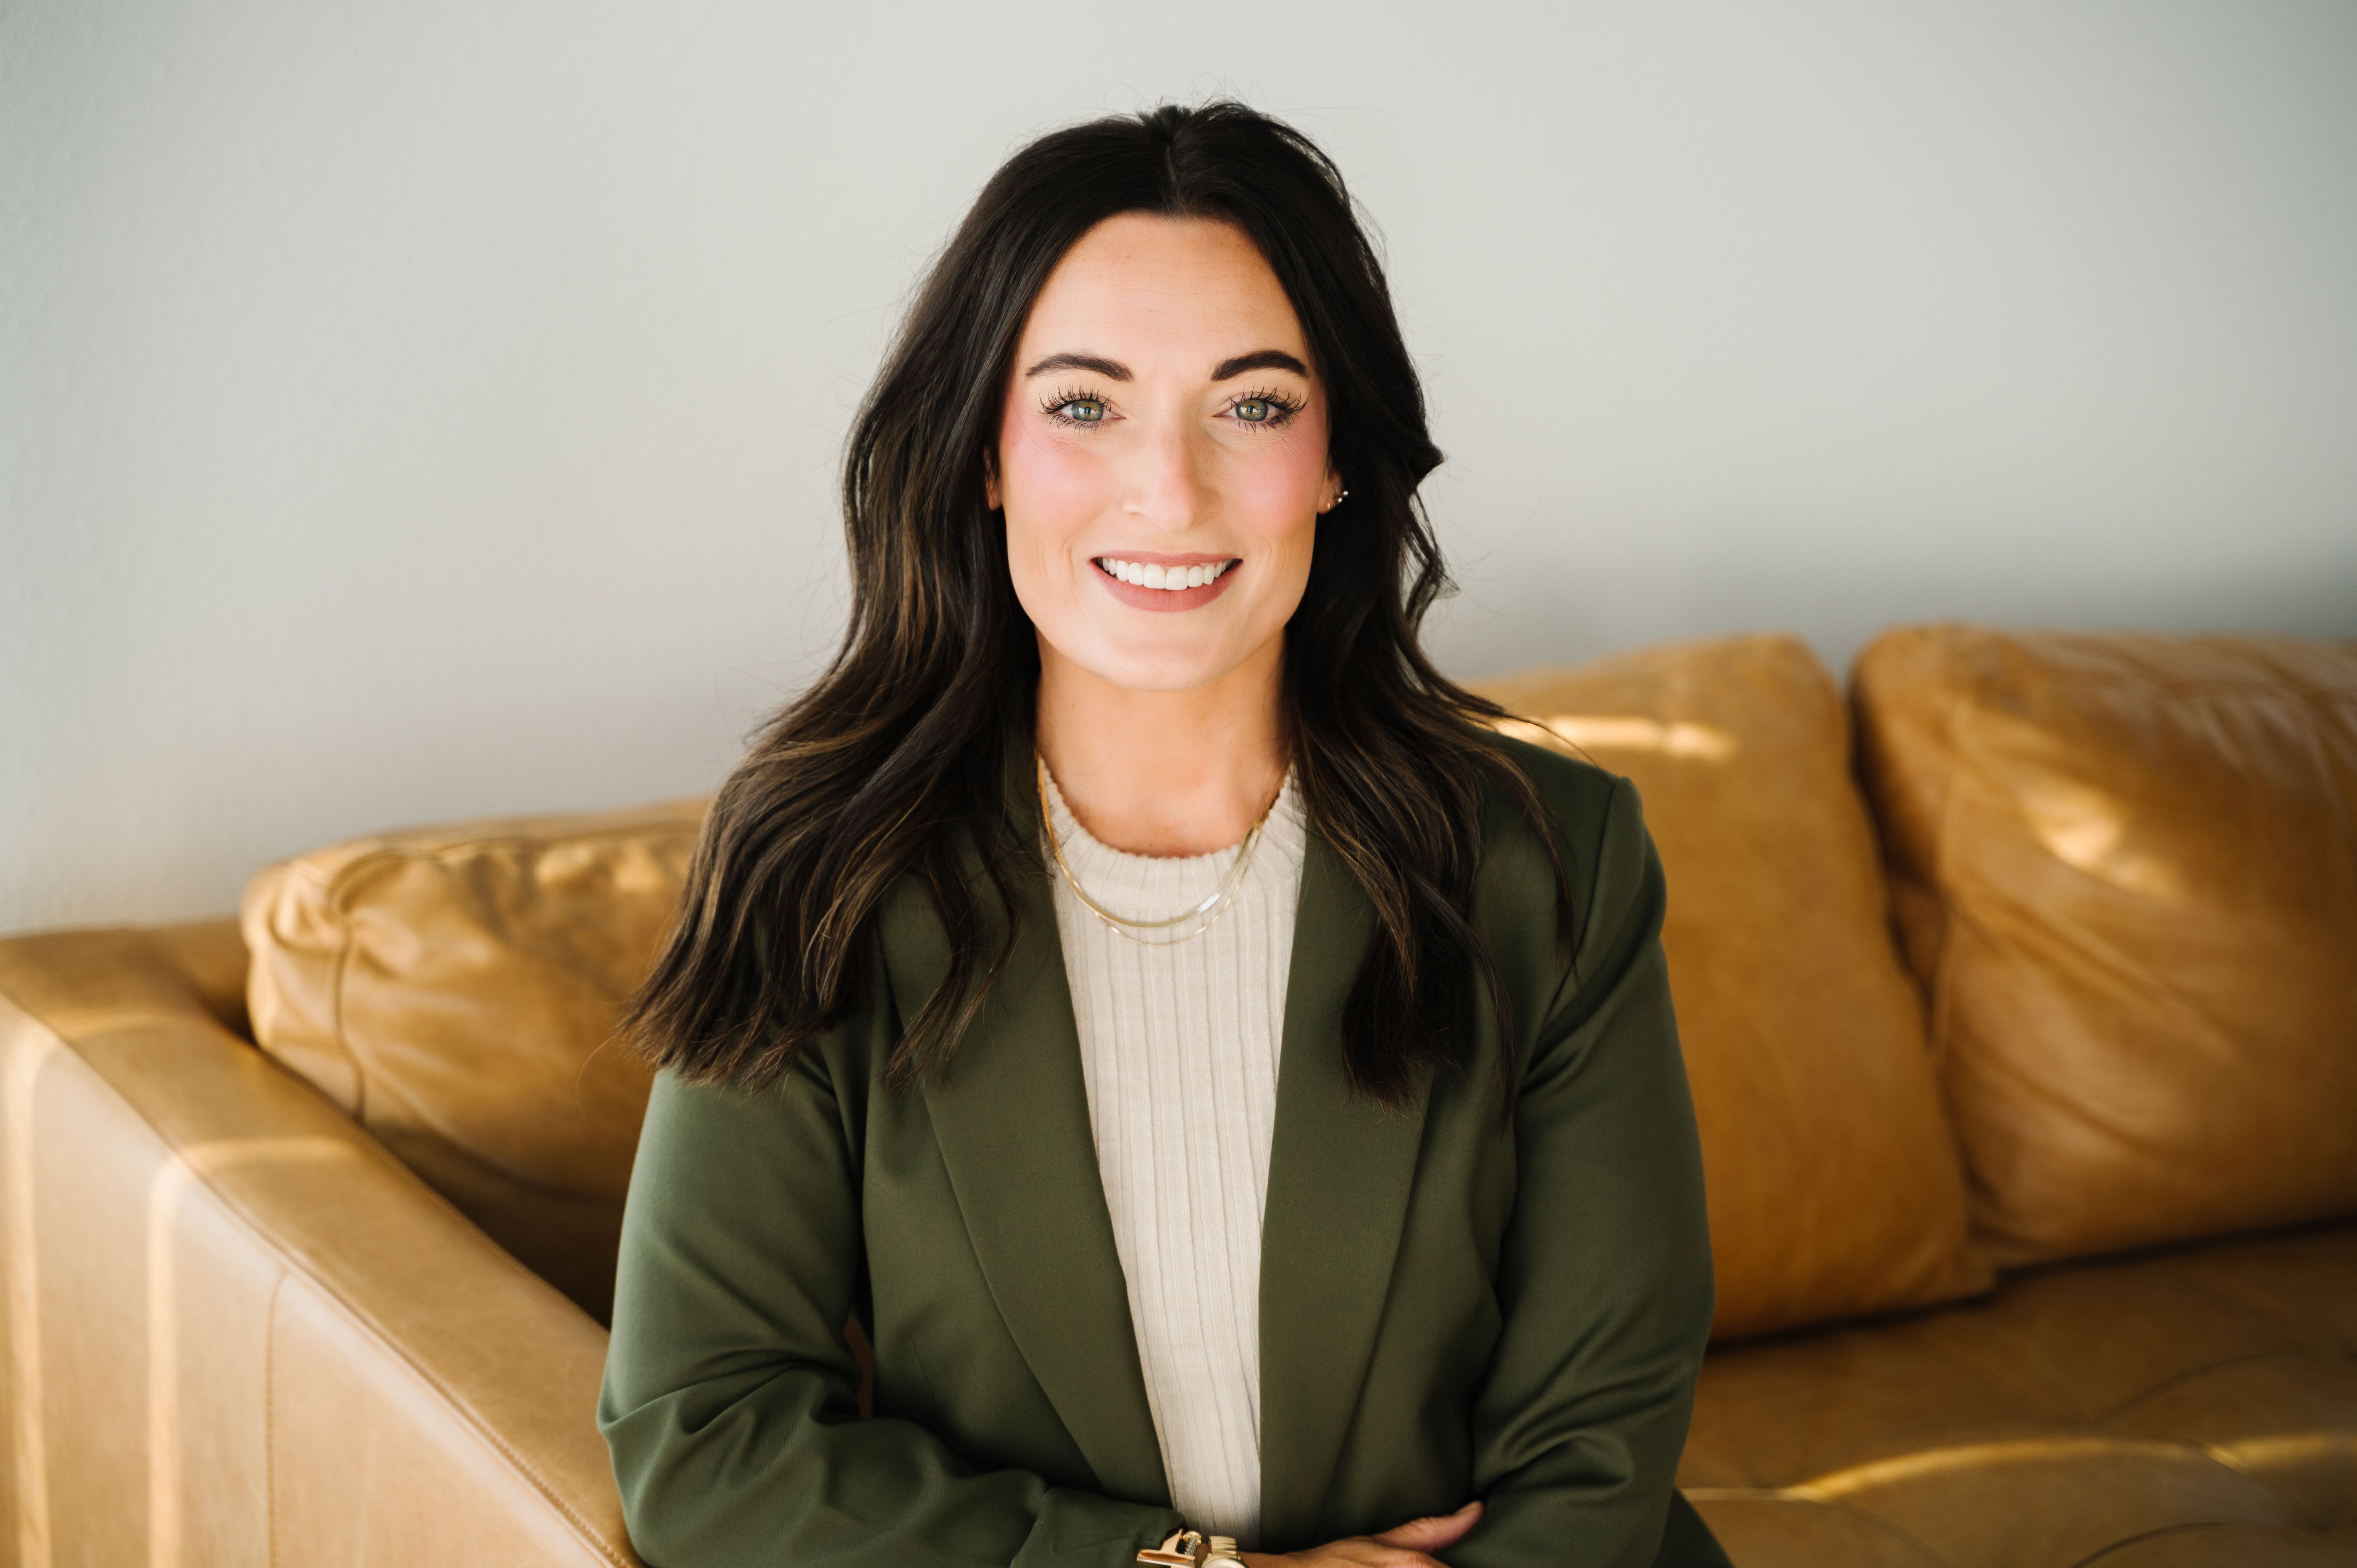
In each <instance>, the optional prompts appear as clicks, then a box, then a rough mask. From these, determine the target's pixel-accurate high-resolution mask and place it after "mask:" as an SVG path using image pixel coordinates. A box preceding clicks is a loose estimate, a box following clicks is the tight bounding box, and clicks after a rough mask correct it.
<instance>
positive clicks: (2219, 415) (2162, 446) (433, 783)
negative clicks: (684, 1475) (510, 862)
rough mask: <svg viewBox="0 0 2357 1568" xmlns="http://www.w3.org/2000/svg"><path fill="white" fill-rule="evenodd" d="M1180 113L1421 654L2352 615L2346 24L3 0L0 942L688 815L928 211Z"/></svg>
mask: <svg viewBox="0 0 2357 1568" xmlns="http://www.w3.org/2000/svg"><path fill="white" fill-rule="evenodd" d="M1213 93H1228V94H1232V95H1235V96H1240V97H1243V98H1244V99H1245V100H1247V101H1248V102H1253V103H1254V104H1256V105H1259V106H1260V107H1263V108H1265V109H1268V110H1271V111H1274V112H1275V113H1281V114H1284V115H1286V116H1287V117H1289V118H1291V119H1293V120H1294V121H1295V122H1296V123H1297V124H1300V125H1301V126H1303V127H1304V128H1305V129H1307V130H1308V131H1309V132H1310V133H1311V134H1314V135H1316V136H1317V137H1318V138H1319V139H1320V140H1321V141H1322V142H1323V143H1324V144H1325V145H1326V146H1327V147H1328V148H1329V151H1331V152H1332V153H1333V155H1334V156H1336V157H1337V159H1338V160H1339V161H1340V164H1341V166H1342V167H1343V169H1344V171H1345V173H1346V174H1347V175H1348V176H1349V177H1350V178H1351V181H1352V182H1353V185H1354V187H1355V189H1356V191H1357V193H1358V195H1359V196H1360V198H1361V200H1362V201H1363V202H1364V204H1365V205H1366V207H1367V209H1369V210H1370V211H1371V212H1372V215H1373V217H1374V219H1375V220H1376V221H1377V222H1378V224H1379V225H1380V226H1381V229H1382V231H1383V234H1384V236H1385V239H1386V243H1387V246H1388V253H1389V256H1390V259H1391V265H1392V276H1393V282H1394V289H1395V291H1396V295H1397V298H1398V302H1399V306H1400V310H1401V313H1402V316H1403V317H1404V319H1405V324H1406V328H1407V332H1408V336H1409V340H1410V343H1411V345H1412V346H1413V348H1414V349H1415V352H1416V354H1417V357H1418V360H1419V362H1420V363H1421V364H1422V366H1423V368H1424V371H1425V372H1426V377H1427V387H1428V391H1429V392H1430V396H1431V400H1432V407H1433V415H1434V423H1435V427H1436V433H1437V438H1438V440H1439V442H1440V444H1441V446H1443V447H1444V448H1445V449H1446V450H1447V451H1448V454H1449V461H1448V465H1447V466H1446V467H1444V468H1443V469H1442V470H1441V471H1440V473H1439V474H1438V475H1437V477H1436V478H1435V480H1434V482H1433V483H1432V485H1431V486H1430V488H1429V489H1428V492H1427V494H1428V498H1429V499H1430V502H1431V506H1432V510H1433V512H1434V515H1435V517H1436V519H1437V522H1438V524H1439V527H1440V529H1441V532H1442V535H1443V538H1444V540H1445V542H1446V543H1447V544H1448V548H1449V550H1450V552H1451V555H1452V559H1453V562H1454V564H1455V566H1456V569H1457V572H1458V576H1459V578H1460V580H1461V582H1462V584H1463V586H1464V592H1463V594H1462V595H1461V596H1458V598H1457V599H1455V600H1454V601H1452V602H1451V603H1450V604H1449V605H1448V606H1447V607H1445V608H1444V610H1443V612H1442V613H1441V616H1440V618H1439V624H1438V625H1437V627H1436V628H1435V630H1434V639H1435V645H1436V647H1437V650H1438V651H1439V652H1440V654H1441V656H1442V658H1443V661H1444V662H1445V664H1446V665H1447V666H1448V668H1449V669H1451V670H1452V671H1456V672H1458V673H1460V674H1480V673H1485V672H1489V671H1498V670H1502V669H1506V668H1510V667H1515V666H1521V665H1525V664H1531V663H1537V662H1548V661H1567V660H1577V659H1579V658H1582V657H1584V656H1587V655H1589V654H1593V653H1596V652H1599V651H1602V650H1609V649H1613V648H1618V647H1623V646H1627V645H1631V644H1636V643H1641V642H1648V641H1653V640H1658V639H1672V638H1682V637H1690V636H1696V635H1704V634H1710V633H1717V632H1723V631H1730V630H1738V629H1747V628H1792V629H1794V630H1797V631H1799V632H1802V633H1803V634H1804V635H1806V636H1807V637H1808V638H1809V639H1812V641H1813V643H1814V644H1815V645H1816V647H1817V648H1818V650H1820V651H1821V652H1822V653H1823V654H1824V657H1825V658H1826V659H1827V660H1828V661H1829V662H1831V663H1833V664H1834V665H1835V668H1836V669H1839V668H1840V667H1841V666H1842V665H1843V663H1845V662H1846V660H1847V659H1848V658H1849V656H1850V655H1851V653H1852V652H1853V651H1854V650H1856V648H1857V646H1858V645H1859V644H1860V643H1861V642H1862V641H1863V640H1864V639H1866V638H1867V637H1868V636H1870V635H1871V634H1872V633H1873V631H1874V630H1875V629H1876V628H1878V627H1880V626H1883V625H1886V624H1889V623H1891V622H1896V621H1908V620H1918V619H1924V618H1942V617H1953V618H1972V619H1978V620H1985V621H1993V622H2002V623H2038V624H2049V625H2062V626H2072V627H2115V626H2138V627H2149V628H2252V629H2273V630H2282V631H2291V632H2301V633H2308V634H2323V635H2333V634H2338V635H2343V636H2346V635H2351V634H2352V632H2357V6H2352V5H2348V4H2346V3H2344V0H2321V3H2316V4H2308V5H2294V4H2273V3H2264V0H2217V3H2214V4H2203V5H2185V4H2166V3H2149V0H2146V3H2136V4H2114V5H2093V4H2039V5H1997V4H1989V3H1986V0H1975V3H1973V4H1969V5H1966V4H1954V5H1945V6H1933V5H1908V6H1898V5H1865V4H1857V5H1845V4H1808V3H1796V0H1787V3H1777V4H1727V5H1644V6H1625V5H1616V6H1604V5H1566V4H1548V5H1536V4H1529V5H1508V6H1494V7H1485V6H1480V5H1401V4H1373V3H1368V0H1360V3H1358V4H1352V5H1317V6H1311V5H1279V4H1264V5H1198V6H1190V7H1178V6H1136V5H1124V6H1107V5H1071V6H1061V7H1059V6H1042V5H1026V6H990V7H982V6H972V5H947V4H940V5H880V6H845V5H829V6H808V7H804V6H796V5H777V4H763V5H742V6H733V7H732V6H721V5H692V4H675V3H666V4H657V3H655V0H645V3H641V4H614V3H601V0H591V3H587V4H584V3H581V0H566V3H564V4H558V3H555V0H525V3H522V4H514V5H500V6H493V7H486V6H481V5H471V4H469V5H450V4H432V3H427V4H414V3H413V4H404V5H367V6H361V5H337V4H321V3H319V0H302V3H299V4H298V3H296V0H261V3H252V4H211V5H172V4H144V5H128V4H121V3H115V0H0V929H7V928H15V927H24V926H33V925H44V924H51V923H59V922H67V921H90V920H113V919H124V918H130V919H161V918H177V917H183V916H190V915H196V914H200V913H206V912H210V911H214V910H220V909H226V908H231V907H232V906H233V905H234V902H235V900H236V897H237V895H238V892H239V889H240V887H241V886H242V883H243V880H244V878H245V876H246V875H248V874H249V873H250V872H251V871H252V870H253V869H254V868H255V867H256V866H258V865H262V864H263V863H264V862H265V861H267V860H269V859H271V858H274V857H276V856H281V855H285V854H291V853H294V852H296V851H298V850H301V849H305V848H307V847H310V846H312V845H315V844H318V843H325V842H328V841H330V840H333V839H335V838H338V837H340V836H345V835H349V834H351V833H355V832H365V831H369V830H372V829H377V828H382V827H387V826H392V825H394V824H398V823H403V822H421V821H430V820H435V819H440V818H447V817H453V816H460V815H469V814H477V813H490V812H507V811H535V810H548V809H560V808H572V807H589V806H600V805H607V804H613V803H619V802H623V801H629V800H641V799H647V798H651V797H662V796H670V795H679V794H684V793H689V792H694V791H699V790H703V789H708V788H709V787H710V786H711V785H712V784H713V783H714V782H715V781H716V779H718V777H719V776H720V774H721V773H722V772H723V770H724V769H725V768H726V767H727V765H728V764H729V762H730V761H731V760H732V759H733V758H734V757H735V756H736V755H737V749H738V747H739V746H740V744H741V741H742V738H743V736H745V734H746V732H747V730H748V727H749V726H750V725H752V723H753V722H754V721H755V719H756V718H757V717H758V716H759V714H760V713H761V712H762V711H763V710H764V709H765V708H767V707H770V705H773V704H774V703H777V702H778V701H780V699H781V698H783V697H784V696H786V695H788V694H790V693H791V692H792V691H793V690H795V689H796V687H797V686H798V685H799V684H800V682H802V681H803V680H805V679H806V678H807V676H808V675H809V673H810V672H811V671H812V670H813V666H814V664H815V662H816V661H817V660H820V659H821V658H822V657H823V655H824V653H825V651H826V650H827V649H828V646H829V644H830V641H831V639H832V638H833V636H834V632H835V629H836V628H837V627H838V626H839V624H840V620H841V615H842V608H843V599H842V575H841V568H840V563H839V549H840V547H839V544H838V532H837V528H838V523H837V519H836V514H835V509H834V461H835V457H836V453H837V449H838V446H839V443H840V441H841V438H842V435H843V433H844V430H845V424H846V423H847V421H848V417H849V414H850V413H851V410H852V409H853V407H854V405H855V403H856V401H857V398H858V396H859V393H860V392H861V390H862V388H863V387H864V386H865V384H866V379H867V377H868V375H869V374H870V372H871V371H872V370H873V368H874V366H875V363H876V360H877V354H878V351H879V349H880V347H881V345H882V344H883V342H884V340H885V338H886V336H887V334H888V331H889V328H890V327H891V324H892V322H893V320H894V318H895V315H896V312H897V310H898V308H899V305H900V304H901V302H902V301H903V300H904V299H905V298H906V297H907V295H908V292H909V287H910V284H911V282H912V280H913V279H914V277H915V276H916V275H917V274H918V272H919V271H920V268H921V267H922V266H923V265H924V264H925V263H926V261H927V259H928V257H929V256H930V255H931V253H932V252H933V251H934V249H935V248H936V247H937V246H938V245H939V244H940V243H941V242H942V240H943V238H944V237H945V236H946V233H947V231H948V229H949V228H950V226H951V225H952V224H953V223H954V222H955V220H957V218H958V216H959V215H960V213H961V212H962V211H963V208H964V206H965V204H966V202H967V201H968V200H969V199H971V197H972V196H973V194H974V191H975V189H976V188H978V187H979V185H980V184H981V182H982V181H983V179H984V178H985V177H986V176H987V175H988V173H989V172H990V170H991V169H992V168H993V167H994V166H996V163H997V162H998V161H999V160H1000V159H1001V158H1002V157H1004V156H1006V153H1007V152H1008V151H1010V150H1011V149H1012V148H1013V147H1014V146H1016V145H1018V144H1019V143H1020V142H1022V141H1023V140H1025V139H1027V138H1028V137H1029V136H1031V135H1033V134H1037V133H1039V132H1040V131H1042V130H1045V129H1048V128H1049V127H1052V126H1054V125H1057V124H1062V123H1064V122H1066V121H1068V120H1071V119H1073V118H1078V117H1082V116H1084V115H1087V114H1090V113H1100V112H1103V111H1108V110H1129V109H1135V108H1137V107H1140V106H1143V105H1146V104H1149V103H1151V102H1156V101H1158V100H1161V99H1164V98H1169V97H1177V98H1183V99H1196V98H1200V97H1203V96H1207V95H1210V94H1213Z"/></svg>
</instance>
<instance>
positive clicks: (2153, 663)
mask: <svg viewBox="0 0 2357 1568" xmlns="http://www.w3.org/2000/svg"><path fill="white" fill-rule="evenodd" d="M1856 700H1857V714H1858V722H1859V725H1860V736H1861V743H1862V747H1863V752H1864V760H1865V762H1866V778H1867V787H1868V789H1870V791H1871V793H1872V795H1873V797H1874V800H1875V801H1876V804H1877V814H1878V817H1879V818H1880V819H1881V821H1882V823H1883V829H1884V832H1885V835H1886V838H1887V840H1888V843H1889V854H1890V858H1891V862H1892V868H1891V869H1892V878H1893V884H1894V888H1895V894H1896V897H1897V899H1898V903H1899V909H1900V917H1901V926H1902V930H1903V933H1904V935H1905V938H1906V948H1907V951H1908V953H1909V956H1910V961H1911V962H1912V964H1913V966H1914V968H1915V971H1916V972H1917V973H1918V975H1919V976H1920V977H1921V981H1922V983H1923V984H1924V986H1925V988H1926V991H1927V993H1928V994H1929V995H1930V997H1931V1000H1932V1042H1933V1048H1934V1050H1935V1052H1936V1053H1937V1054H1938V1056H1939V1057H1940V1058H1941V1060H1942V1064H1943V1074H1944V1077H1945V1081H1946V1087H1947V1094H1948V1099H1949V1102H1950V1105H1951V1107H1952V1110H1953V1114H1954V1116H1955V1118H1956V1122H1957V1126H1958V1131H1959V1134H1960V1139H1961V1144H1962V1147H1963V1151H1964V1158H1965V1161H1966V1163H1967V1165H1969V1167H1970V1169H1971V1172H1972V1176H1973V1181H1974V1199H1975V1204H1974V1207H1975V1220H1976V1222H1977V1224H1978V1226H1979V1229H1980V1232H1981V1234H1982V1235H1983V1236H1984V1238H1985V1239H1986V1242H1987V1244H1988V1246H1989V1248H1990V1249H1991V1251H1992V1252H1993V1253H1994V1254H1995V1256H1996V1258H1997V1260H1998V1261H1999V1262H2001V1263H2007V1264H2011V1263H2020V1262H2031V1261H2035V1260H2040V1259H2051V1258H2063V1257H2071V1256H2074V1255H2078V1254H2083V1253H2090V1252H2096V1251H2108V1250H2111V1249H2115V1248H2123V1247H2133V1246H2138V1245H2143V1244H2147V1243H2151V1242H2158V1241H2166V1240H2175V1239H2179V1238H2189V1237H2195V1236H2206V1235H2214V1234H2218V1233H2220V1232H2224V1231H2230V1230H2243V1229H2249V1228H2253V1227H2258V1226H2265V1225H2275V1224H2282V1223H2288V1222H2292V1221H2297V1220H2301V1219H2311V1218H2315V1217H2319V1216H2328V1215H2335V1214H2345V1213H2349V1212H2351V1211H2352V1210H2357V643H2337V644H2336V643H2327V642H2304V641H2297V640H2292V639H2220V638H2198V639H2164V638H2157V637H2127V636H2122V637H2087V636H2071V635H2064V634H2060V633H2052V634H2007V633H1999V632H1994V631H1984V630H1975V629H1972V628H1963V627H1935V628H1920V629H1910V630H1905V631H1899V632H1893V633H1890V634H1889V635H1887V636H1885V637H1884V638H1882V639H1880V640H1878V641H1877V642H1876V643H1875V644H1874V645H1873V646H1872V647H1870V648H1869V649H1867V651H1866V652H1865V654H1864V655H1862V656H1861V658H1860V659H1859V660H1858V665H1857V696H1856Z"/></svg>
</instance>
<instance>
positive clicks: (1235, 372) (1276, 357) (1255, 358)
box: [1211, 349, 1309, 381]
mask: <svg viewBox="0 0 2357 1568" xmlns="http://www.w3.org/2000/svg"><path fill="white" fill-rule="evenodd" d="M1245 371H1292V372H1293V373H1294V374H1295V375H1297V376H1299V377H1300V378H1301V379H1302V380H1303V381H1308V379H1309V367H1308V366H1307V365H1305V364H1303V363H1302V362H1301V361H1300V360H1297V359H1295V358H1294V357H1293V356H1292V355H1290V354H1288V353H1286V351H1285V350H1284V349H1254V350H1253V351H1252V352H1251V353H1249V354H1238V355H1237V356H1236V357H1235V358H1234V359H1232V360H1221V361H1220V366H1219V369H1217V370H1215V371H1212V372H1211V379H1212V380H1213V381H1226V380H1227V379H1228V378H1229V377H1230V376H1241V375H1243V373H1244V372H1245Z"/></svg>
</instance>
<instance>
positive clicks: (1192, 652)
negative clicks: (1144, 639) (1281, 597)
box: [1073, 648, 1242, 692]
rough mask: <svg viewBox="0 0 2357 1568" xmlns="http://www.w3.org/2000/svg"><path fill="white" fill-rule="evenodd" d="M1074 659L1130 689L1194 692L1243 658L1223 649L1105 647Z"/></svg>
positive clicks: (1088, 669) (1107, 679)
mask: <svg viewBox="0 0 2357 1568" xmlns="http://www.w3.org/2000/svg"><path fill="white" fill-rule="evenodd" d="M1073 662H1075V663H1077V664H1080V665H1081V667H1082V669H1084V670H1086V671H1088V672H1089V673H1090V674H1092V675H1094V676H1095V677H1096V678H1097V679H1098V680H1100V681H1103V682H1108V683H1109V684H1112V685H1115V686H1119V687H1121V688H1122V689H1124V690H1125V691H1130V692H1191V691H1193V690H1194V689H1195V688H1196V687H1198V686H1208V685H1210V684H1211V682H1214V681H1217V680H1218V679H1219V678H1220V677H1221V676H1222V675H1225V674H1228V673H1229V672H1230V671H1233V670H1234V669H1235V667H1236V666H1237V665H1238V664H1239V663H1240V662H1242V660H1238V659H1236V658H1233V657H1232V656H1231V655H1230V653H1229V650H1226V649H1224V648H1221V649H1205V648H1193V649H1185V650H1179V649H1167V650H1145V649H1118V648H1103V649H1100V650H1097V654H1096V657H1094V658H1092V659H1089V660H1073Z"/></svg>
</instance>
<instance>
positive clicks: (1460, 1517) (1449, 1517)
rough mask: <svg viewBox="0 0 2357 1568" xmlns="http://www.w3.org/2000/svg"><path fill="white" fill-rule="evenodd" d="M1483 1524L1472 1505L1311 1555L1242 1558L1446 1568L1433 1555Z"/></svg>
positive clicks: (1260, 1567) (1297, 1565) (1274, 1566)
mask: <svg viewBox="0 0 2357 1568" xmlns="http://www.w3.org/2000/svg"><path fill="white" fill-rule="evenodd" d="M1480 1522H1481V1505H1480V1503H1478V1502H1471V1503H1467V1504H1466V1505H1465V1506H1464V1507H1463V1508H1461V1509H1458V1510H1457V1511H1456V1512H1455V1513H1452V1514H1436V1515H1434V1516H1433V1517H1431V1518H1430V1519H1412V1520H1408V1521H1407V1522H1406V1523H1405V1524H1404V1525H1401V1526H1400V1527H1399V1528H1398V1529H1397V1530H1385V1531H1383V1534H1381V1535H1354V1536H1351V1538H1349V1539H1348V1540H1346V1541H1328V1542H1327V1543H1326V1544H1325V1545H1323V1546H1318V1547H1313V1548H1311V1549H1310V1550H1309V1551H1308V1552H1286V1553H1284V1554H1282V1555H1276V1554H1273V1553H1270V1552H1243V1553H1240V1555H1241V1556H1242V1557H1243V1560H1244V1565H1245V1568H1443V1564H1441V1563H1439V1562H1438V1561H1437V1560H1436V1559H1435V1558H1433V1557H1432V1556H1431V1555H1430V1553H1432V1552H1445V1551H1447V1550H1448V1548H1450V1547H1452V1546H1454V1545H1456V1544H1457V1543H1458V1541H1462V1540H1464V1539H1465V1537H1466V1534H1467V1532H1468V1531H1469V1530H1472V1528H1473V1527H1474V1526H1475V1525H1477V1524H1479V1523H1480Z"/></svg>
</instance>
